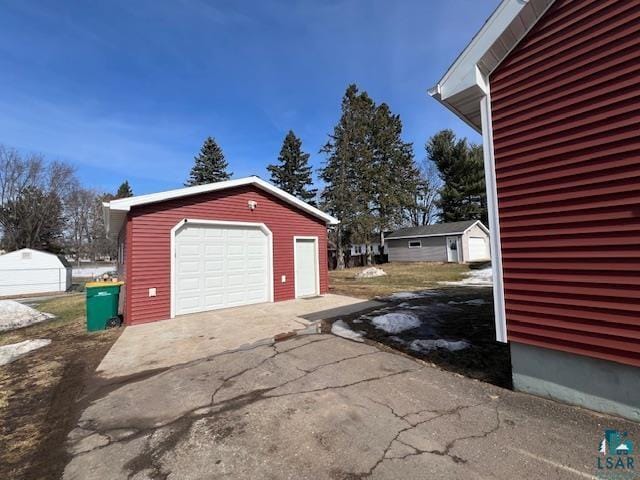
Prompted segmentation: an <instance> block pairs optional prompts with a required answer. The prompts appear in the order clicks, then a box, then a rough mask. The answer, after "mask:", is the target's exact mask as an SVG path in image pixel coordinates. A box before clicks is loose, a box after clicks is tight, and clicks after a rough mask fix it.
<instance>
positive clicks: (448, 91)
mask: <svg viewBox="0 0 640 480" xmlns="http://www.w3.org/2000/svg"><path fill="white" fill-rule="evenodd" d="M553 1H554V0H503V1H502V3H500V5H498V8H496V9H495V11H494V12H493V14H491V16H490V17H489V19H488V20H487V21H486V22H485V24H484V25H483V26H482V28H481V29H480V31H479V32H478V33H477V34H476V35H475V36H474V37H473V39H472V40H471V42H470V43H469V45H467V47H466V48H465V49H464V50H463V51H462V53H461V54H460V55H459V56H458V58H457V59H456V61H455V62H454V63H453V65H451V67H449V70H447V72H446V73H445V74H444V76H443V77H442V79H441V80H440V81H439V82H438V83H437V84H436V85H435V86H434V87H433V88H431V89H429V95H431V96H432V97H434V98H435V99H436V100H438V101H439V102H441V103H442V104H443V105H445V106H446V107H447V108H448V109H450V110H451V111H453V112H454V113H455V114H456V115H458V116H459V117H460V118H461V119H462V120H464V121H465V122H466V123H467V124H469V126H471V127H472V128H473V129H475V130H476V131H478V132H481V130H482V125H481V123H482V122H481V119H480V98H482V97H483V96H484V95H485V94H486V93H487V92H488V88H489V86H488V83H487V79H488V77H489V75H490V74H491V73H492V72H493V71H494V70H495V69H496V67H497V66H498V65H499V64H500V63H501V62H502V61H503V60H504V59H505V58H506V57H507V55H508V54H509V52H511V50H513V48H515V46H516V45H517V44H518V42H520V40H522V38H523V37H524V36H525V35H526V34H527V32H528V31H529V30H530V29H531V28H532V27H533V26H534V25H535V24H536V22H537V21H538V19H539V18H540V17H541V16H542V15H543V14H544V12H546V11H547V9H548V8H549V7H550V6H551V4H552V3H553Z"/></svg>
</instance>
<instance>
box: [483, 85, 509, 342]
mask: <svg viewBox="0 0 640 480" xmlns="http://www.w3.org/2000/svg"><path fill="white" fill-rule="evenodd" d="M488 84H489V82H488V80H487V85H488ZM480 108H481V110H482V149H483V152H484V172H485V178H486V188H487V207H488V208H487V210H488V215H489V242H490V243H491V265H492V267H493V304H494V309H495V322H496V340H498V341H499V342H504V343H506V342H507V319H506V318H507V317H506V309H505V303H504V279H503V274H502V243H501V241H500V215H499V214H498V188H497V182H496V170H495V158H494V152H493V124H492V121H491V93H490V91H488V92H487V94H486V95H485V96H484V97H483V98H482V100H481V101H480Z"/></svg>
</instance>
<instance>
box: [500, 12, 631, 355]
mask: <svg viewBox="0 0 640 480" xmlns="http://www.w3.org/2000/svg"><path fill="white" fill-rule="evenodd" d="M639 86H640V2H630V1H625V0H608V1H606V2H602V1H599V0H598V1H585V0H556V2H555V3H554V4H553V5H552V6H551V8H550V9H549V10H548V11H547V12H546V13H545V15H544V16H543V17H542V18H541V19H540V20H539V21H538V23H537V24H536V25H535V26H534V28H533V29H532V30H531V31H530V32H529V33H528V34H527V35H526V37H525V38H524V39H523V40H522V41H521V42H520V44H519V45H518V46H517V47H516V48H515V49H514V50H513V51H512V52H511V53H510V54H509V55H508V56H507V58H506V59H505V60H504V62H503V63H502V64H501V65H500V66H499V67H498V68H497V69H496V70H495V71H494V72H493V73H492V74H491V97H492V105H491V107H492V117H493V137H494V149H495V163H496V178H497V187H498V209H499V213H500V234H501V241H502V254H503V272H504V286H505V304H506V314H507V331H508V337H509V340H512V341H515V342H520V343H527V344H531V345H536V346H540V347H546V348H552V349H556V350H563V351H566V352H572V353H576V354H580V355H586V356H591V357H596V358H601V359H606V360H612V361H615V362H620V363H625V364H629V365H635V366H640V135H639V133H638V132H639V131H640V87H639Z"/></svg>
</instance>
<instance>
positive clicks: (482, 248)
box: [469, 237, 489, 262]
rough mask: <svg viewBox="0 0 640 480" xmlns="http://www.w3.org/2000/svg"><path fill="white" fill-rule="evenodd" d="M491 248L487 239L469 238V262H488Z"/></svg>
mask: <svg viewBox="0 0 640 480" xmlns="http://www.w3.org/2000/svg"><path fill="white" fill-rule="evenodd" d="M488 258H489V248H488V245H487V239H486V238H483V237H469V260H470V261H472V262H473V261H475V260H487V259H488Z"/></svg>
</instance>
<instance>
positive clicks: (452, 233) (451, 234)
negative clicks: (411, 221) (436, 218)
mask: <svg viewBox="0 0 640 480" xmlns="http://www.w3.org/2000/svg"><path fill="white" fill-rule="evenodd" d="M478 224H480V228H481V229H482V230H484V232H485V233H486V234H487V235H490V233H489V229H488V228H487V227H485V226H484V224H483V223H482V222H481V221H480V220H476V221H475V222H473V223H472V224H471V225H469V226H468V227H467V228H465V229H464V230H462V231H460V232H448V233H430V234H428V235H403V236H402V237H391V238H389V237H385V241H387V240H402V239H406V238H426V237H449V236H453V235H464V234H465V233H467V231H468V230H469V229H471V228H473V227H475V226H476V225H478Z"/></svg>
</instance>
